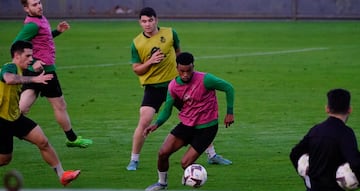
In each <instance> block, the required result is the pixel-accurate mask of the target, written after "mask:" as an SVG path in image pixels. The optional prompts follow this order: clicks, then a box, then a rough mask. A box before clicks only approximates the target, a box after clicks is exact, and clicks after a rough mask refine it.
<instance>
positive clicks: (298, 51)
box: [57, 47, 329, 70]
mask: <svg viewBox="0 0 360 191" xmlns="http://www.w3.org/2000/svg"><path fill="white" fill-rule="evenodd" d="M328 49H329V48H324V47H319V48H303V49H294V50H279V51H270V52H252V53H251V52H250V53H242V54H228V55H217V56H216V55H215V56H197V57H195V58H196V59H200V60H202V59H223V58H234V57H246V56H267V55H280V54H291V53H300V52H312V51H321V50H328ZM123 64H124V62H123V61H121V62H119V63H117V64H96V65H74V66H58V67H57V68H58V69H62V70H63V69H76V68H94V67H111V66H117V65H123ZM126 64H129V65H130V63H126Z"/></svg>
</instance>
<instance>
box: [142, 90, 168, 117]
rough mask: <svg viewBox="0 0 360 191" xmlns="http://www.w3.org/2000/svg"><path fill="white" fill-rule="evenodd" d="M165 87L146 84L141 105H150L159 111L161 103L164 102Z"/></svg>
mask: <svg viewBox="0 0 360 191" xmlns="http://www.w3.org/2000/svg"><path fill="white" fill-rule="evenodd" d="M166 95H167V87H154V86H150V85H147V86H145V90H144V97H143V100H142V103H141V106H150V107H152V108H154V109H155V110H156V113H157V112H159V109H160V107H161V105H162V104H163V103H164V102H165V100H166Z"/></svg>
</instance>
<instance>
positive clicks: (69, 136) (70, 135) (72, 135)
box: [65, 129, 77, 141]
mask: <svg viewBox="0 0 360 191" xmlns="http://www.w3.org/2000/svg"><path fill="white" fill-rule="evenodd" d="M65 135H66V138H67V139H68V140H69V141H75V140H76V139H77V136H76V134H75V133H74V131H73V130H72V129H70V130H69V131H65Z"/></svg>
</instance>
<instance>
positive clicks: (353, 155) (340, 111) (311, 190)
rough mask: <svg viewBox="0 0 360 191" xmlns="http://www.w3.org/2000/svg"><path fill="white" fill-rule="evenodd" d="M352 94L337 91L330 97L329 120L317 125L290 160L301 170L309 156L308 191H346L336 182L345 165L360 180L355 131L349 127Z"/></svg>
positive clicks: (327, 110) (359, 162)
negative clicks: (301, 163)
mask: <svg viewBox="0 0 360 191" xmlns="http://www.w3.org/2000/svg"><path fill="white" fill-rule="evenodd" d="M350 98H351V96H350V92H348V91H347V90H344V89H333V90H330V91H329V92H328V93H327V105H326V113H327V114H328V118H327V119H326V120H325V121H323V122H321V123H319V124H317V125H315V126H314V127H313V128H311V129H310V130H309V132H308V133H307V134H306V135H305V136H304V137H303V139H302V140H301V141H300V142H299V143H298V144H297V145H296V146H294V147H293V149H292V150H291V153H290V159H291V162H292V164H293V166H294V167H295V169H297V166H298V160H299V158H300V157H301V156H302V155H303V154H305V153H308V154H309V169H308V171H307V176H308V177H309V178H310V180H306V182H305V183H306V186H307V190H308V191H318V190H326V191H342V190H343V189H342V188H341V187H340V186H339V185H338V184H337V182H336V177H335V175H336V171H337V169H338V167H339V166H340V165H342V164H344V163H345V162H349V164H350V168H351V169H352V170H353V172H354V173H355V175H356V177H358V179H359V177H360V153H359V149H358V144H357V140H356V136H355V134H354V131H353V130H352V129H351V128H350V127H348V126H346V122H347V120H348V118H349V115H350V113H351V112H352V109H351V106H350Z"/></svg>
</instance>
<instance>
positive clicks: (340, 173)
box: [336, 163, 359, 190]
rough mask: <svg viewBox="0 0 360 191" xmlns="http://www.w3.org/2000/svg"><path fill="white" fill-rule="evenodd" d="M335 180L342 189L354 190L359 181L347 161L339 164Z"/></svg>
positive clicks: (357, 186)
mask: <svg viewBox="0 0 360 191" xmlns="http://www.w3.org/2000/svg"><path fill="white" fill-rule="evenodd" d="M336 182H337V183H338V184H339V186H340V187H341V188H342V189H344V190H356V189H358V188H359V181H358V180H357V178H356V176H355V174H354V172H353V171H352V170H351V168H350V165H349V163H344V164H343V165H341V166H339V168H338V169H337V171H336Z"/></svg>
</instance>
